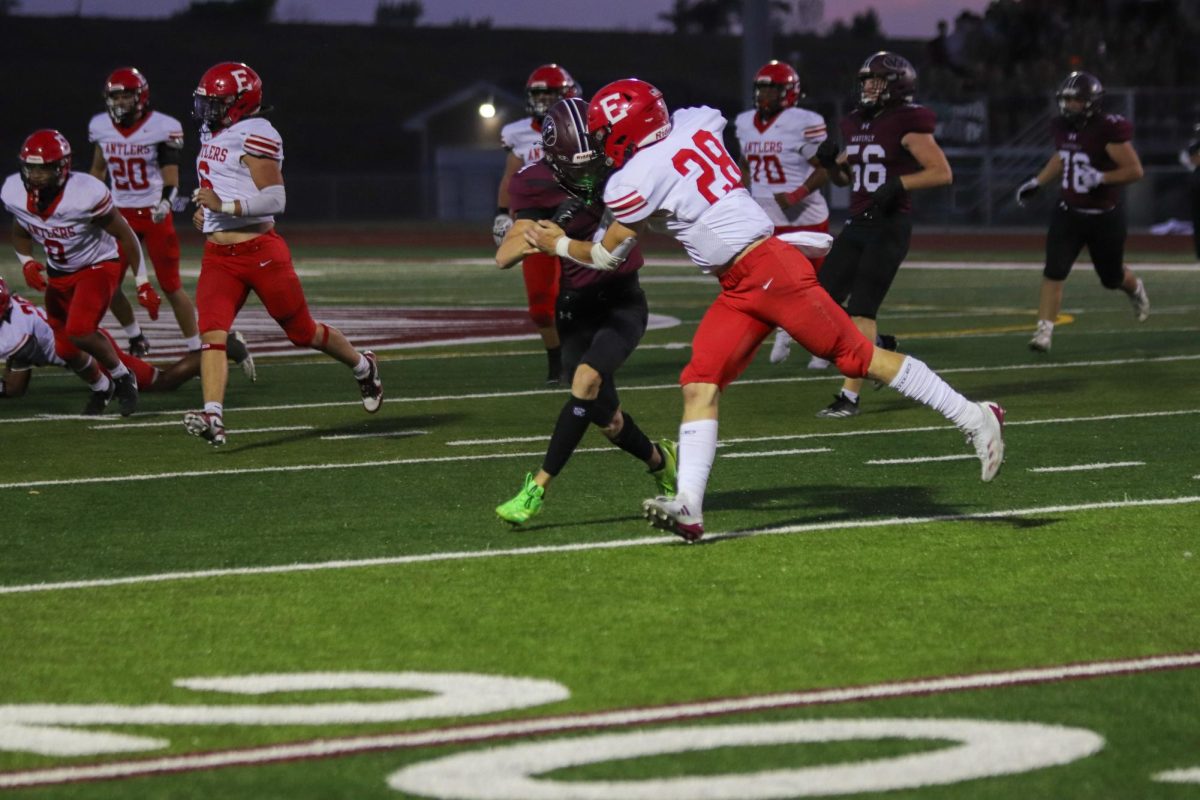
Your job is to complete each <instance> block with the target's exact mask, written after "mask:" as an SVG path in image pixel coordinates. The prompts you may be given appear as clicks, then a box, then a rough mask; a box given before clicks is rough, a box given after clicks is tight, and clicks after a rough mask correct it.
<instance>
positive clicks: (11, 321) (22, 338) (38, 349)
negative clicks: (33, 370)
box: [0, 295, 67, 372]
mask: <svg viewBox="0 0 1200 800" xmlns="http://www.w3.org/2000/svg"><path fill="white" fill-rule="evenodd" d="M31 341H32V342H33V344H34V347H33V351H32V354H29V355H23V356H22V357H21V358H13V356H14V355H16V353H17V351H18V350H20V349H21V348H22V347H25V346H26V345H27V344H28V343H29V342H31ZM0 362H4V363H5V364H6V366H7V367H8V369H10V370H12V371H14V372H17V371H21V370H26V369H29V368H30V367H65V366H66V365H67V363H66V362H65V361H63V360H62V359H61V358H59V357H58V354H57V353H55V352H54V330H53V329H52V328H51V327H50V323H49V322H47V321H46V312H45V311H43V310H42V309H40V308H38V307H36V306H34V305H33V304H32V303H30V302H29V301H27V300H25V299H24V298H23V297H20V296H19V295H13V298H12V307H11V308H10V309H9V311H8V314H7V315H5V316H4V317H0Z"/></svg>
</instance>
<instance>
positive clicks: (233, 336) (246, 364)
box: [225, 331, 258, 383]
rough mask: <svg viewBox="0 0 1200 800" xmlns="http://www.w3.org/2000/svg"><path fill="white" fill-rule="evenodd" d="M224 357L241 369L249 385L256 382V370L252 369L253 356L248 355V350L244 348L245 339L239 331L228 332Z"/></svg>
mask: <svg viewBox="0 0 1200 800" xmlns="http://www.w3.org/2000/svg"><path fill="white" fill-rule="evenodd" d="M225 355H227V356H228V357H229V360H230V361H232V362H233V363H235V364H237V365H238V366H239V367H241V368H242V372H244V373H245V374H246V377H247V378H249V379H250V382H251V383H254V382H255V381H257V380H258V370H257V369H256V368H255V367H254V356H252V355H250V348H248V347H246V337H245V336H243V335H242V332H241V331H230V332H229V338H228V339H227V340H226V343H225Z"/></svg>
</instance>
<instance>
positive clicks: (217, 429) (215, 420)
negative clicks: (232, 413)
mask: <svg viewBox="0 0 1200 800" xmlns="http://www.w3.org/2000/svg"><path fill="white" fill-rule="evenodd" d="M183 427H184V428H185V429H187V432H188V433H190V434H191V435H192V436H199V437H200V438H201V439H203V440H204V441H206V442H208V443H209V444H211V445H212V446H213V447H220V446H221V445H223V444H225V423H224V422H223V421H222V420H221V415H220V414H210V413H208V412H207V411H189V412H188V413H186V414H184V415H183Z"/></svg>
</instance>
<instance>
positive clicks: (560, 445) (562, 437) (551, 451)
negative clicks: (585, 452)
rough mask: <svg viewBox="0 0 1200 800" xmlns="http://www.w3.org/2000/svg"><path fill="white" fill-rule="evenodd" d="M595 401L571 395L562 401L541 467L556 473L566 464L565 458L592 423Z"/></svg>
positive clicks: (576, 445) (573, 449) (569, 454)
mask: <svg viewBox="0 0 1200 800" xmlns="http://www.w3.org/2000/svg"><path fill="white" fill-rule="evenodd" d="M595 402H596V401H595V400H581V399H579V398H578V397H576V396H575V395H571V397H570V398H569V399H568V400H567V402H565V403H563V407H562V410H561V411H559V412H558V421H557V422H555V423H554V433H552V434H550V446H549V447H547V448H546V457H545V459H543V461H542V469H544V470H545V471H546V472H548V473H549V474H551V475H557V474H558V473H559V472H561V471H562V468H563V467H565V466H566V465H567V460H568V459H569V458H570V457H571V454H572V453H574V452H575V448H576V447H578V446H579V442H580V440H581V439H583V434H584V431H586V430H587V429H588V425H591V424H592V421H591V419H590V417H591V413H592V404H594V403H595Z"/></svg>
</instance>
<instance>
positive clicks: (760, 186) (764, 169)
mask: <svg viewBox="0 0 1200 800" xmlns="http://www.w3.org/2000/svg"><path fill="white" fill-rule="evenodd" d="M734 128H735V130H736V131H737V138H738V145H739V146H740V147H741V149H742V158H743V159H744V160H745V162H746V166H747V168H748V169H749V173H750V194H751V195H752V196H753V197H754V199H755V200H757V201H758V203H759V205H761V206H762V207H763V210H764V211H766V212H767V216H769V217H770V218H771V221H772V222H774V223H775V224H776V225H777V226H789V225H790V226H795V225H818V224H820V223H822V222H824V221H825V220H827V219H829V207H828V206H827V205H826V204H825V198H824V197H823V196H822V195H821V193H820V192H813V193H812V194H810V195H809V196H808V197H806V198H804V200H803V201H802V202H800V203H797V204H796V205H794V206H792V207H791V208H789V209H788V210H787V213H784V211H783V209H781V208H780V207H779V204H778V203H776V202H775V195H776V194H777V193H779V192H791V191H794V190H796V189H799V188H800V187H801V186H802V185H803V184H804V181H806V180H807V179H808V176H809V175H811V174H812V172H813V166H812V164H810V163H808V162H809V159H810V158H812V157H813V156H815V155H816V154H817V146H818V145H820V144H821V142H823V141H825V137H826V135H827V134H826V130H825V120H824V119H822V118H821V115H820V114H818V113H816V112H815V111H809V110H808V109H804V108H785V109H783V110H782V111H780V112H779V113H778V114H776V115H775V116H774V117H773V118H772V119H771V121H770V122H768V123H767V124H766V125H765V126H763V125H762V123H761V122H760V121H759V119H758V112H757V111H755V110H754V109H751V110H749V111H743V112H742V113H741V114H738V116H737V120H736V122H735V125H734Z"/></svg>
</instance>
